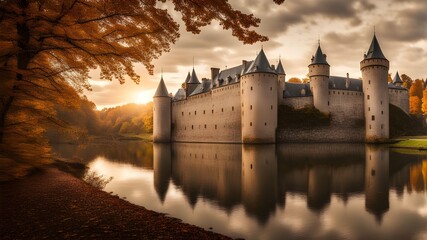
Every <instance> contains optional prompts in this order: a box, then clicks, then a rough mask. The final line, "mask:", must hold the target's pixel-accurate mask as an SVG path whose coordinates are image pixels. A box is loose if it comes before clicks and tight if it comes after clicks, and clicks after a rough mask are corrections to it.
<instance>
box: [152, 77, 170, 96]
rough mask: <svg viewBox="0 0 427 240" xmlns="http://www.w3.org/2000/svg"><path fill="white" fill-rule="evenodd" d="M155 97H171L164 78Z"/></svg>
mask: <svg viewBox="0 0 427 240" xmlns="http://www.w3.org/2000/svg"><path fill="white" fill-rule="evenodd" d="M154 97H169V94H168V89H167V88H166V85H165V82H164V81H163V76H162V78H161V79H160V83H159V86H158V87H157V90H156V93H154Z"/></svg>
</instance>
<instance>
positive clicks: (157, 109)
mask: <svg viewBox="0 0 427 240" xmlns="http://www.w3.org/2000/svg"><path fill="white" fill-rule="evenodd" d="M171 118H172V116H171V98H170V97H169V94H168V90H167V88H166V85H165V82H164V81H163V77H162V78H161V79H160V83H159V86H158V87H157V90H156V93H155V94H154V96H153V141H154V142H170V139H171Z"/></svg>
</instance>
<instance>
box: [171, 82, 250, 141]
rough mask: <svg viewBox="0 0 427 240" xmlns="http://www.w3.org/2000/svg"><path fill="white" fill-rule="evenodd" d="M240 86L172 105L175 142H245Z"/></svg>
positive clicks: (211, 92)
mask: <svg viewBox="0 0 427 240" xmlns="http://www.w3.org/2000/svg"><path fill="white" fill-rule="evenodd" d="M240 110H241V106H240V83H234V84H230V85H227V86H223V87H219V88H215V89H213V90H211V91H210V92H207V93H202V94H197V95H195V96H190V97H188V98H187V99H186V100H182V101H177V102H173V103H172V141H174V142H230V143H231V142H241V139H242V130H241V129H242V125H241V115H240V114H241V111H240Z"/></svg>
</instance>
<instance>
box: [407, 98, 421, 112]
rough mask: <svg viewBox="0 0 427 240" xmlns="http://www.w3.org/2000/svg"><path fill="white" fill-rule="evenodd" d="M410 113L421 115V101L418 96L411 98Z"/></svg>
mask: <svg viewBox="0 0 427 240" xmlns="http://www.w3.org/2000/svg"><path fill="white" fill-rule="evenodd" d="M409 112H410V113H411V114H420V113H421V100H420V98H419V97H417V96H411V97H409Z"/></svg>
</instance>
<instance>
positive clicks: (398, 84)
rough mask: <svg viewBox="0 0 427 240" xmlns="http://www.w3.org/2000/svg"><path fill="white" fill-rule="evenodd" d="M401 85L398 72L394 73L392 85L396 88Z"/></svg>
mask: <svg viewBox="0 0 427 240" xmlns="http://www.w3.org/2000/svg"><path fill="white" fill-rule="evenodd" d="M402 84H403V81H402V79H400V77H399V72H396V75H394V78H393V85H394V86H397V87H401V86H402Z"/></svg>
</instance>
